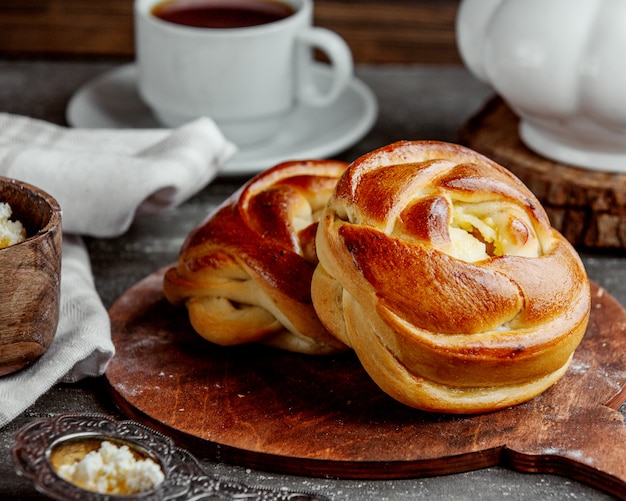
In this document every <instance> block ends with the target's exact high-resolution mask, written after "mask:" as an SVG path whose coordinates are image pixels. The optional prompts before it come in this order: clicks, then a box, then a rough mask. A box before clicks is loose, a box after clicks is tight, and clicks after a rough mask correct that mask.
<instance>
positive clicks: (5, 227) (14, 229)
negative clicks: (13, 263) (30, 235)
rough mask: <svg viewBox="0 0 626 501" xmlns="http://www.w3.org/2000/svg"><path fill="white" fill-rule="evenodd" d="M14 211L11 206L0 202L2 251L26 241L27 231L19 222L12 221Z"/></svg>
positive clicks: (0, 241)
mask: <svg viewBox="0 0 626 501" xmlns="http://www.w3.org/2000/svg"><path fill="white" fill-rule="evenodd" d="M12 213H13V211H12V210H11V206H10V205H9V204H6V203H3V202H0V249H3V248H5V247H8V246H9V245H13V244H17V243H20V242H22V241H24V240H25V239H26V230H25V229H24V226H22V223H21V222H19V221H11V220H10V217H11V214H12Z"/></svg>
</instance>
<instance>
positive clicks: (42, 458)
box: [11, 414, 328, 501]
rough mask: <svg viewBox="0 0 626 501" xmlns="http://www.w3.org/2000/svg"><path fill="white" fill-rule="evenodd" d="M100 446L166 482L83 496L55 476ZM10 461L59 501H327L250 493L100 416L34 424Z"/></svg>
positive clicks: (166, 441)
mask: <svg viewBox="0 0 626 501" xmlns="http://www.w3.org/2000/svg"><path fill="white" fill-rule="evenodd" d="M104 440H108V441H111V442H113V443H115V444H116V445H118V446H119V445H124V444H125V445H128V447H129V448H130V449H131V451H133V453H134V454H135V455H137V456H139V457H149V458H151V459H152V460H153V461H155V462H156V463H157V464H158V465H160V467H161V468H162V470H163V473H164V475H165V480H164V481H163V482H162V483H161V484H160V485H159V486H157V487H156V488H154V489H152V490H150V491H144V492H141V493H139V494H135V495H132V496H119V495H111V494H100V493H96V492H91V491H87V490H85V489H82V488H80V487H78V486H76V485H74V484H72V483H69V482H67V481H65V480H63V479H62V478H61V477H60V476H59V475H58V474H57V473H56V468H58V465H59V464H63V463H65V462H67V461H68V460H77V459H79V458H80V457H81V456H82V455H84V454H86V453H87V452H89V451H90V450H95V449H97V448H98V446H99V444H100V443H101V442H102V441H104ZM11 456H12V458H13V461H14V463H15V467H16V471H17V473H18V475H22V476H24V477H26V478H29V479H30V480H32V482H33V483H34V485H35V488H36V489H37V490H38V491H39V492H41V493H43V494H45V495H47V496H50V497H51V498H53V499H58V500H80V501H104V500H113V499H141V500H142V501H149V500H155V501H156V500H163V499H167V500H183V499H184V500H201V499H221V500H257V499H258V500H263V501H328V499H327V498H326V497H324V496H319V495H316V494H313V493H307V492H293V491H288V490H285V489H268V488H257V487H250V486H247V485H244V484H242V483H240V482H238V481H233V480H228V479H222V478H215V477H213V476H210V475H208V474H207V473H206V472H205V471H204V470H203V468H202V467H201V466H200V464H199V463H198V462H197V461H196V459H195V458H194V457H193V456H192V455H191V454H189V453H188V452H187V451H185V450H183V449H180V448H177V447H175V446H174V444H173V442H172V440H171V439H170V438H169V437H166V436H164V435H162V434H160V433H158V432H156V431H154V430H151V429H149V428H147V427H145V426H143V425H141V424H139V423H136V422H134V421H115V420H114V419H112V418H109V417H105V416H97V415H74V414H65V415H60V416H57V417H55V418H51V419H40V420H37V421H33V422H32V423H30V424H28V425H27V426H25V427H24V428H22V429H21V430H20V431H18V433H17V434H16V439H15V444H14V446H13V447H12V449H11Z"/></svg>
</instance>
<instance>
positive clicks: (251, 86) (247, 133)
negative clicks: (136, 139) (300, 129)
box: [134, 0, 353, 145]
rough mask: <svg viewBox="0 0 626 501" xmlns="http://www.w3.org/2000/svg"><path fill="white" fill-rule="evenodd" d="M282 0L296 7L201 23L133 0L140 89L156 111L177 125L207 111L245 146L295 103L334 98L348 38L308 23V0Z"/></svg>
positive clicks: (347, 66)
mask: <svg viewBox="0 0 626 501" xmlns="http://www.w3.org/2000/svg"><path fill="white" fill-rule="evenodd" d="M170 1H172V0H170ZM173 1H177V2H183V1H184V2H186V3H187V4H189V3H193V1H194V0H173ZM195 1H196V3H198V0H195ZM249 1H252V0H249ZM254 1H258V2H263V1H268V0H254ZM270 1H271V0H270ZM280 1H281V2H282V3H284V4H286V5H288V6H290V7H291V8H292V10H293V13H292V14H291V15H288V16H287V17H285V18H283V19H280V20H278V21H274V22H271V23H267V24H260V25H257V26H249V27H236V28H205V27H192V26H185V25H181V24H175V23H173V22H170V21H165V20H163V19H161V18H159V17H156V16H155V14H154V12H153V9H154V8H155V6H157V5H159V4H162V3H163V0H135V7H134V8H135V40H136V58H137V66H138V90H139V94H140V95H141V97H142V99H143V100H144V101H145V102H146V103H147V104H148V106H149V107H150V108H151V109H152V111H153V113H154V115H155V117H156V118H157V119H158V120H159V121H160V122H161V123H162V124H163V125H165V126H168V127H176V126H179V125H181V124H183V123H186V122H188V121H190V120H193V119H194V118H197V117H199V116H208V117H210V118H212V119H213V120H214V121H215V122H216V123H217V125H218V126H219V127H220V128H221V130H222V132H223V133H224V135H225V136H226V137H228V138H229V139H231V140H232V141H233V142H235V143H237V144H239V145H245V144H250V143H255V142H259V141H263V140H266V139H268V138H270V137H272V136H273V135H275V134H276V132H277V131H278V130H279V128H280V126H281V124H282V123H283V121H284V119H285V118H286V117H287V116H288V114H289V112H290V111H291V110H293V108H294V107H295V106H297V105H310V106H329V105H331V104H332V103H333V102H335V101H336V100H337V99H338V98H339V97H340V96H341V94H342V92H343V91H344V89H346V87H347V86H348V85H349V83H350V81H351V79H352V75H353V60H352V54H351V52H350V49H349V47H348V45H347V44H346V42H345V41H344V40H343V39H342V38H341V37H340V36H339V35H337V34H336V33H334V32H332V31H329V30H327V29H325V28H321V27H314V26H312V23H313V3H312V0H280ZM200 3H202V1H201V0H200ZM204 3H205V4H206V2H204ZM314 49H318V50H320V51H321V52H322V53H324V54H325V55H326V56H327V58H328V60H329V62H330V68H331V72H332V78H331V82H330V85H328V86H327V87H325V88H323V89H322V88H319V86H318V85H317V84H316V82H315V81H314V79H313V76H314V73H313V64H314V58H313V52H314Z"/></svg>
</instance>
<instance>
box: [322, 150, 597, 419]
mask: <svg viewBox="0 0 626 501" xmlns="http://www.w3.org/2000/svg"><path fill="white" fill-rule="evenodd" d="M316 245H317V255H318V259H319V265H318V266H317V268H316V270H315V274H314V276H313V281H312V298H313V303H314V306H315V308H316V310H317V312H318V315H319V316H320V318H321V320H322V322H323V323H324V324H325V325H326V327H327V329H328V330H329V331H330V332H332V333H333V334H334V335H335V336H336V337H337V338H338V339H340V340H341V341H342V342H343V343H345V344H346V345H348V346H350V347H352V348H353V349H354V350H355V352H356V354H357V355H358V357H359V359H360V361H361V363H362V365H363V367H364V368H365V370H366V371H367V372H368V373H369V374H370V376H371V377H372V378H373V380H374V381H375V382H376V383H377V384H378V385H379V386H380V388H381V389H382V390H383V391H385V392H386V393H388V394H389V395H391V396H392V397H394V398H395V399H397V400H399V401H400V402H403V403H405V404H407V405H410V406H413V407H416V408H419V409H423V410H428V411H440V412H449V413H478V412H487V411H493V410H496V409H500V408H503V407H507V406H511V405H515V404H519V403H521V402H524V401H527V400H529V399H531V398H533V397H535V396H536V395H538V394H540V393H541V392H543V391H545V390H546V389H547V388H548V387H549V386H551V385H552V384H554V383H555V382H556V381H557V380H558V379H559V378H561V377H562V376H563V374H564V373H565V372H566V370H567V367H568V365H569V363H570V361H571V359H572V355H573V353H574V350H575V349H576V347H577V346H578V345H579V343H580V341H581V339H582V336H583V334H584V332H585V329H586V325H587V321H588V318H589V310H590V292H589V282H588V279H587V276H586V273H585V270H584V268H583V265H582V262H581V260H580V258H579V256H578V255H577V253H576V252H575V250H574V249H573V248H572V246H571V245H570V244H569V243H568V242H567V241H566V240H565V238H564V237H563V236H562V235H561V234H560V233H558V232H557V231H556V230H555V229H553V228H552V227H551V225H550V223H549V220H548V217H547V215H546V213H545V212H544V210H543V208H542V207H541V205H540V203H539V202H538V200H537V199H536V198H535V197H534V196H533V194H532V193H531V192H530V191H529V190H528V189H527V188H526V187H525V186H524V185H523V184H522V183H521V181H519V180H518V179H517V178H516V177H514V176H513V175H512V174H511V173H510V172H508V171H507V170H505V169H504V168H502V167H501V166H499V165H498V164H496V163H494V162H493V161H491V160H489V159H487V158H485V157H484V156H482V155H480V154H478V153H476V152H474V151H472V150H469V149H467V148H464V147H461V146H458V145H453V144H447V143H440V142H431V141H422V142H399V143H395V144H391V145H389V146H387V147H385V148H381V149H379V150H377V151H373V152H371V153H369V154H367V155H365V156H363V157H361V158H359V159H358V160H356V161H355V162H354V163H353V164H351V165H350V167H349V168H348V169H347V170H346V171H345V173H344V174H343V175H342V177H341V178H340V180H339V182H338V185H337V187H336V190H335V193H334V195H333V196H332V197H331V199H330V200H329V202H328V205H327V206H326V209H325V210H324V213H323V215H322V218H321V220H320V225H319V228H318V232H317V240H316Z"/></svg>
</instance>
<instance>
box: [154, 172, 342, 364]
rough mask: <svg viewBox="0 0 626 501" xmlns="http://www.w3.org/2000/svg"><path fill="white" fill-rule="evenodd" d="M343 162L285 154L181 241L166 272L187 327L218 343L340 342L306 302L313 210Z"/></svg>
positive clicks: (327, 349) (316, 349) (301, 347)
mask: <svg viewBox="0 0 626 501" xmlns="http://www.w3.org/2000/svg"><path fill="white" fill-rule="evenodd" d="M346 167H347V164H346V163H344V162H338V161H302V162H287V163H284V164H280V165H277V166H276V167H274V168H272V169H269V170H267V171H265V172H263V173H261V174H259V175H258V176H256V177H255V178H253V179H252V180H250V181H249V182H248V183H246V184H245V185H244V186H243V187H242V188H241V189H240V190H239V191H238V192H237V193H235V194H234V195H233V196H232V197H230V198H229V199H228V200H226V202H224V204H223V205H222V206H221V207H219V208H218V209H217V210H216V211H215V212H214V213H213V214H211V215H209V217H208V218H207V219H206V220H205V221H203V222H202V223H201V224H200V226H199V227H198V228H196V229H195V230H194V231H193V232H191V233H190V234H189V236H188V237H187V239H186V240H185V242H184V244H183V246H182V248H181V250H180V255H179V259H178V263H177V266H176V267H173V268H171V269H169V270H168V271H167V272H166V274H165V278H164V282H163V289H164V293H165V296H166V298H167V299H168V300H169V301H170V302H171V303H173V304H175V305H180V304H183V303H184V304H185V305H186V306H187V309H188V312H189V319H190V321H191V324H192V326H193V328H194V329H195V330H196V331H197V332H198V333H199V334H200V335H201V336H203V337H204V338H206V339H208V340H209V341H212V342H214V343H217V344H220V345H236V344H242V343H250V342H256V341H258V342H262V343H265V344H268V345H271V346H275V347H278V348H282V349H285V350H289V351H294V352H300V353H308V354H326V353H332V352H335V351H337V350H342V349H346V347H345V346H344V345H343V343H341V342H340V341H338V340H337V339H336V338H335V337H334V336H332V335H331V334H329V333H328V332H327V331H326V329H325V328H324V326H323V325H322V323H321V322H320V320H319V318H318V317H317V315H316V313H315V310H314V309H313V305H312V302H311V277H312V275H313V271H314V269H315V266H316V264H317V257H316V254H315V233H316V230H317V222H318V220H319V215H320V213H321V211H322V209H323V208H324V206H325V205H326V202H327V201H328V198H329V197H330V195H331V194H332V192H333V189H334V188H335V185H336V183H337V179H338V178H339V176H340V175H341V173H342V172H343V171H344V170H345V168H346Z"/></svg>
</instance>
